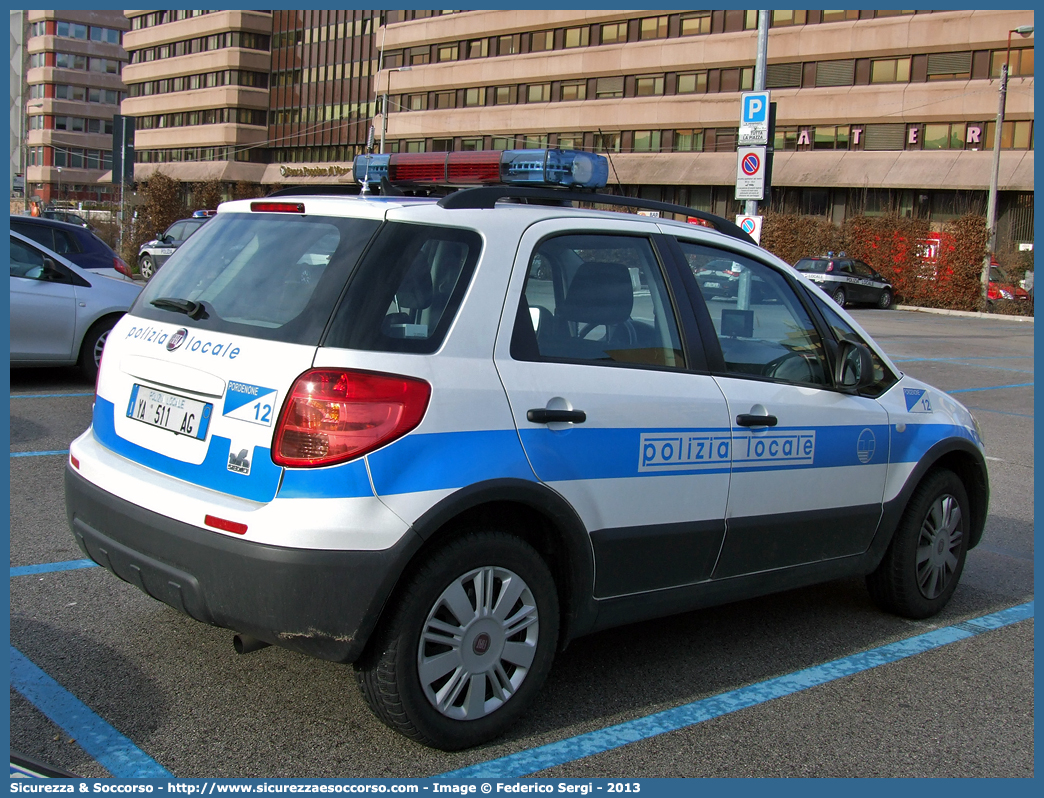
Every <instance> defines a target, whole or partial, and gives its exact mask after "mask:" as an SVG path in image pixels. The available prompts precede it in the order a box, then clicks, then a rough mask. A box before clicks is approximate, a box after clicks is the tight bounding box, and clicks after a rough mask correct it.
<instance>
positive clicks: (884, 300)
mask: <svg viewBox="0 0 1044 798" xmlns="http://www.w3.org/2000/svg"><path fill="white" fill-rule="evenodd" d="M877 307H879V308H880V309H881V310H888V308H890V307H892V292H891V291H888V290H887V289H886V290H884V291H882V292H881V296H879V297H878V298H877Z"/></svg>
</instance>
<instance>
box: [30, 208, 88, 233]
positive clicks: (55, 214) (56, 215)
mask: <svg viewBox="0 0 1044 798" xmlns="http://www.w3.org/2000/svg"><path fill="white" fill-rule="evenodd" d="M41 217H42V218H44V219H54V220H55V221H57V222H68V223H69V224H77V225H79V226H80V227H86V228H87V229H88V230H93V229H94V228H93V227H92V226H91V223H90V222H88V221H87V220H86V219H84V218H83V217H82V216H80V214H78V213H73V212H72V211H63V210H61V209H55V210H49V211H43V213H42V214H41Z"/></svg>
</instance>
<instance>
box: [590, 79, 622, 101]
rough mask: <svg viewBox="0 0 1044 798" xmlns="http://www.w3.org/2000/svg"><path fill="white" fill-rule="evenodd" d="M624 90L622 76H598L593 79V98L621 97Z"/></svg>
mask: <svg viewBox="0 0 1044 798" xmlns="http://www.w3.org/2000/svg"><path fill="white" fill-rule="evenodd" d="M623 91H624V79H623V77H622V76H621V77H616V78H598V80H596V81H595V99H598V100H606V99H611V98H613V97H623Z"/></svg>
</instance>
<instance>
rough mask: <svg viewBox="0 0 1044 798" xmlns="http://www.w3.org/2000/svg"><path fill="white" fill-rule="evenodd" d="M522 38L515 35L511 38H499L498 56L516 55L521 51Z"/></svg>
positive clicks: (517, 34) (519, 35)
mask: <svg viewBox="0 0 1044 798" xmlns="http://www.w3.org/2000/svg"><path fill="white" fill-rule="evenodd" d="M521 45H522V36H521V34H519V33H515V34H513V35H511V36H500V37H498V38H497V55H515V54H516V53H518V51H519V50H520V49H521Z"/></svg>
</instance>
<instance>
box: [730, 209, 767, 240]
mask: <svg viewBox="0 0 1044 798" xmlns="http://www.w3.org/2000/svg"><path fill="white" fill-rule="evenodd" d="M764 219H765V217H763V216H737V217H736V224H737V225H739V228H740V230H742V231H743V232H744V233H746V234H747V235H749V236H750V237H751V238H753V239H754V241H755V242H756V243H757V244H758V245H759V246H760V245H761V223H762V222H763V221H764Z"/></svg>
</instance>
